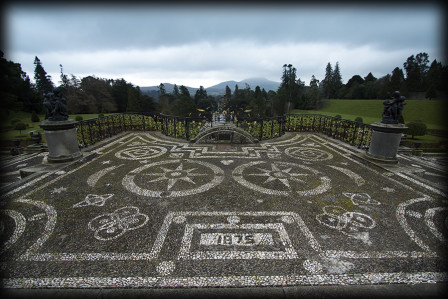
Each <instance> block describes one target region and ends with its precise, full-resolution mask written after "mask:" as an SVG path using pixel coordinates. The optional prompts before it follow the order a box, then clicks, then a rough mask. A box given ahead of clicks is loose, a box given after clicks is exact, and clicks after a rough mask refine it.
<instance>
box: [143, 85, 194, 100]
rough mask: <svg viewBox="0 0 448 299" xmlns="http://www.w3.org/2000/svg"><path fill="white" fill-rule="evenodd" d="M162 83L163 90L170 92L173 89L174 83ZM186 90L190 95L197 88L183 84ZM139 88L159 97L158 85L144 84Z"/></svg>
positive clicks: (145, 92) (192, 94)
mask: <svg viewBox="0 0 448 299" xmlns="http://www.w3.org/2000/svg"><path fill="white" fill-rule="evenodd" d="M163 85H164V86H165V90H166V92H167V93H172V92H173V90H174V84H171V83H163ZM177 87H178V88H179V87H180V85H177ZM185 87H186V88H187V89H188V91H189V92H190V95H191V96H194V95H195V93H196V90H198V89H199V88H194V87H189V86H185ZM140 90H141V91H142V93H144V94H147V95H149V96H151V97H154V98H158V97H159V86H158V85H157V86H144V87H140Z"/></svg>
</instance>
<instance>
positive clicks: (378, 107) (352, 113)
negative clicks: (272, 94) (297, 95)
mask: <svg viewBox="0 0 448 299" xmlns="http://www.w3.org/2000/svg"><path fill="white" fill-rule="evenodd" d="M405 103H406V105H405V107H404V109H403V117H404V121H405V123H408V122H411V121H413V120H421V121H423V122H424V123H425V124H426V125H427V127H428V129H437V130H448V126H447V122H446V119H447V117H446V116H445V111H446V110H447V109H446V108H447V101H442V100H441V101H427V100H406V101H405ZM383 107H384V105H383V100H329V101H328V105H327V106H326V107H324V108H322V109H319V110H298V109H295V110H293V111H292V113H313V114H325V115H330V116H335V115H338V114H339V115H341V117H342V118H344V119H350V120H354V119H355V118H356V117H358V116H360V117H362V118H363V121H364V123H367V124H371V123H374V122H376V121H381V115H382V113H383Z"/></svg>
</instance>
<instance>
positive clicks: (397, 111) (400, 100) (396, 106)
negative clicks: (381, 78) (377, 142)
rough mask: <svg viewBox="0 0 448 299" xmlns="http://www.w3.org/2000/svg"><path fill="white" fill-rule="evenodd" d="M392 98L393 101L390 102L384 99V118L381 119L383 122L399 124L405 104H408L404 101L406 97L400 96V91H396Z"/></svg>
mask: <svg viewBox="0 0 448 299" xmlns="http://www.w3.org/2000/svg"><path fill="white" fill-rule="evenodd" d="M391 99H392V102H389V100H384V102H383V105H384V110H383V119H382V120H381V122H382V123H383V124H398V123H399V119H400V117H401V113H402V111H403V108H404V105H406V104H405V103H404V100H405V99H406V98H405V97H403V96H400V92H399V91H395V92H394V94H393V96H392V97H391Z"/></svg>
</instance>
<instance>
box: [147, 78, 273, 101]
mask: <svg viewBox="0 0 448 299" xmlns="http://www.w3.org/2000/svg"><path fill="white" fill-rule="evenodd" d="M246 83H247V84H248V85H249V87H250V89H252V90H255V87H257V86H260V88H261V89H263V88H264V89H265V90H266V91H269V90H274V91H277V89H278V87H279V86H280V82H275V81H271V80H268V79H266V78H249V79H244V80H241V81H239V82H237V81H233V80H231V81H224V82H221V83H218V84H216V85H213V86H210V87H207V88H206V89H205V90H206V91H207V94H208V95H212V96H216V95H223V94H225V93H226V86H229V88H230V90H231V91H232V93H233V91H234V90H235V85H237V84H238V88H240V89H244V88H246ZM163 85H164V86H165V90H166V92H167V93H172V92H173V89H174V84H171V83H163ZM177 86H178V87H180V85H177ZM185 87H186V88H187V89H188V91H189V92H190V95H191V96H192V97H194V95H195V94H196V91H197V90H198V89H199V88H194V87H189V86H185ZM140 90H141V91H142V93H144V94H147V95H149V96H152V97H154V98H158V91H159V86H145V87H140Z"/></svg>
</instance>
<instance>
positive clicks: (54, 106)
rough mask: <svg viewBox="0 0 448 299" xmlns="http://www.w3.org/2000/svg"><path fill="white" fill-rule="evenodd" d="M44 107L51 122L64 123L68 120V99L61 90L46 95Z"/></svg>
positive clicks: (56, 89)
mask: <svg viewBox="0 0 448 299" xmlns="http://www.w3.org/2000/svg"><path fill="white" fill-rule="evenodd" d="M43 104H44V107H45V109H46V110H47V116H48V120H49V121H64V120H67V119H68V113H67V99H66V98H65V97H64V96H63V95H62V92H61V90H60V89H59V88H55V89H54V90H53V92H48V93H46V94H45V95H44V103H43Z"/></svg>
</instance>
